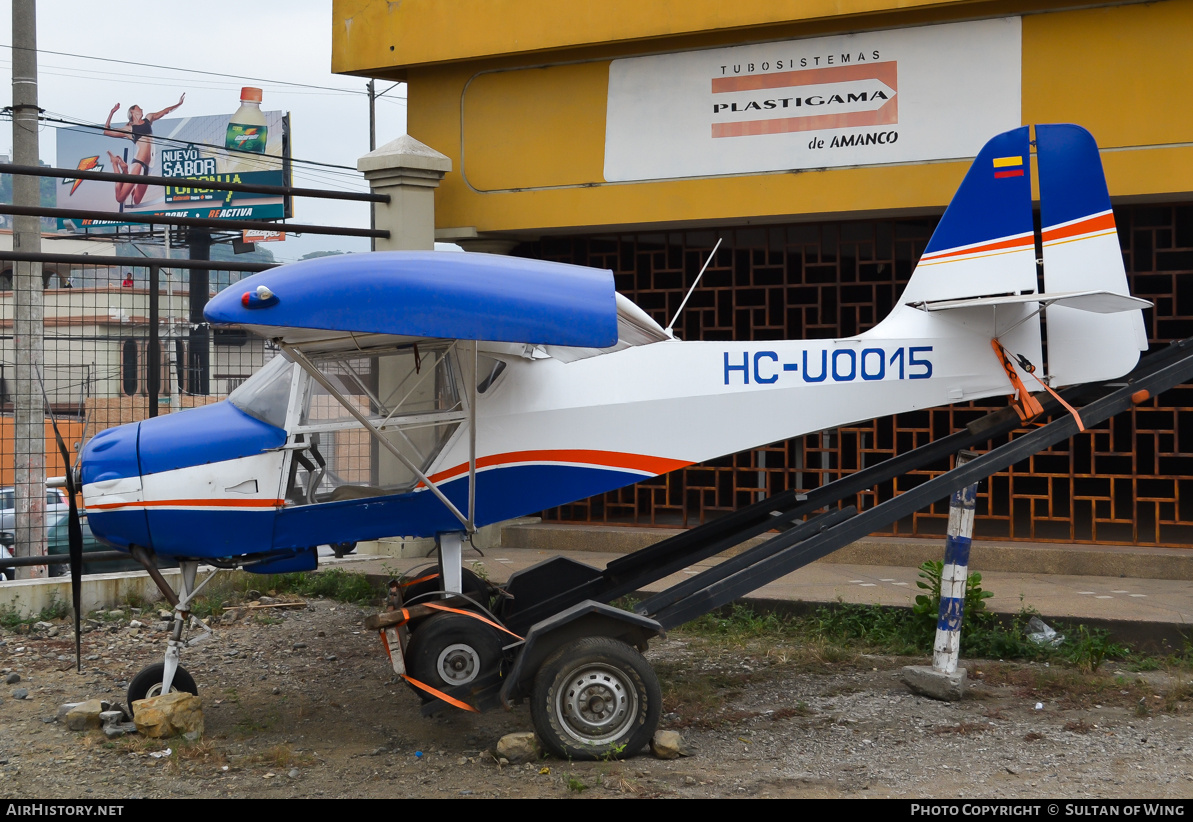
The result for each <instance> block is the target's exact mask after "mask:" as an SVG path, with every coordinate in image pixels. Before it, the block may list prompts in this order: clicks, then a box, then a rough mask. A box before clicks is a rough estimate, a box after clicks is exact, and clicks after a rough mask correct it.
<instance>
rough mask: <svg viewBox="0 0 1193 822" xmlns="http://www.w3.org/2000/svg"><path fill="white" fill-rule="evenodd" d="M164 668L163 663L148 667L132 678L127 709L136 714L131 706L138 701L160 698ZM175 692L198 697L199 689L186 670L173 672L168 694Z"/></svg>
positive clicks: (129, 684)
mask: <svg viewBox="0 0 1193 822" xmlns="http://www.w3.org/2000/svg"><path fill="white" fill-rule="evenodd" d="M165 670H166V666H165V663H163V662H158V663H157V664H155V665H150V666H149V667H148V668H143V669H141V672H140V673H139V674H137V675H136V676H134V677H133V680H132V682H130V683H128V709H129V710H130V711H133V712H134V713H135V712H136V709H135V708H133V704H134V703H135V702H137V700H140V699H149V698H150V697H153V696H161V694H162V677H163V675H164V674H165ZM175 691H185V692H186V693H188V694H194V695H195V696H198V695H199V687H198V686H197V685H195V679H194V677H192V676H191V675H190V674H189V673H187V670H186V668H182V667H180V668H178V670H176V671H175V672H174V682H173V684H171V686H170V693H174V692H175Z"/></svg>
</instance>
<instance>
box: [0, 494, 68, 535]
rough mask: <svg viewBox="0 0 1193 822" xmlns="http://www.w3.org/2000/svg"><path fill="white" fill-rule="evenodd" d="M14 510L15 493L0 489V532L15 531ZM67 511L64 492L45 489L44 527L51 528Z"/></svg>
mask: <svg viewBox="0 0 1193 822" xmlns="http://www.w3.org/2000/svg"><path fill="white" fill-rule="evenodd" d="M16 508H17V505H16V491H15V490H14V489H12V488H0V531H12V530H15V529H16ZM69 510H70V502H69V501H68V500H67V499H66V493H65V492H64V491H62V490H61V489H59V488H47V489H46V527H50V526H52V525H53V524H54V523H56V522H57V521H58V520H59V519H60V518H61V517H62V515H63V514H65V513H66V512H68V511H69Z"/></svg>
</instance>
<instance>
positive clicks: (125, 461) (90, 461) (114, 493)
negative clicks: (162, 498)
mask: <svg viewBox="0 0 1193 822" xmlns="http://www.w3.org/2000/svg"><path fill="white" fill-rule="evenodd" d="M139 427H140V423H129V424H128V425H120V426H117V427H115V428H109V429H107V430H106V431H101V432H99V433H98V434H96V435H95V436H94V437H92V438H91V440H90V442H88V443H87V445H86V446H84V448H83V453H82V454H81V455H80V457H79V469H78V481H79V484H80V486H81V487H82V489H83V505H84V506H85V507H86V508H87V513H88V516H87V520H88V524H89V525H90V526H91V531H92V533H93V534H95V535H96V536H97V537H99V538H100V539H102V540H104V541H106V542H110V543H112V544H113V545H116V546H119V547H122V548H124V547H128V546H129V545H133V544H136V545H144V546H147V547H149V546H152V544H153V543H152V541H151V540H150V538H149V528H148V523H147V522H146V520H145V511H144V509H143V508H142V507H141V467H140V460H139V459H138V457H137V442H138V436H139V433H138V429H139Z"/></svg>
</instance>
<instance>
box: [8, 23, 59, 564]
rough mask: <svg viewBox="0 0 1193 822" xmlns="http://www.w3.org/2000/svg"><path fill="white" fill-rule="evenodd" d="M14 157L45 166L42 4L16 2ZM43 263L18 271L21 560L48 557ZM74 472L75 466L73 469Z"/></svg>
mask: <svg viewBox="0 0 1193 822" xmlns="http://www.w3.org/2000/svg"><path fill="white" fill-rule="evenodd" d="M12 45H13V48H12V155H13V162H14V163H16V164H18V165H27V166H37V165H38V159H39V158H38V143H37V129H38V113H39V109H38V107H37V4H36V0H13V4H12ZM12 201H13V204H14V205H18V206H31V207H34V208H36V207H37V206H40V205H41V178H39V177H34V176H31V175H26V174H14V175H13V181H12ZM12 222H13V240H12V242H13V249H14V250H15V251H17V252H18V253H21V254H39V253H40V252H41V218H40V217H27V216H16V217H13V221H12ZM42 299H43V294H42V279H41V263H32V262H18V263H15V264H14V266H13V344H14V347H15V348H16V385H15V391H14V392H13V418H14V419H13V480H14V485H15V487H16V493H15V497H16V500H15V506H16V510H15V512H14V513H15V517H14V519H15V521H16V522H15V525H16V545H15V546H14V547H15V552H14V553H15V554H16V556H18V557H31V556H45V553H46V431H45V409H44V402H43V396H42V386H41V382H40V381H41V378H42V346H43V330H44V329H43V319H44V307H43V304H42ZM70 469H71V466H70V465H67V466H66V470H67V471H69V470H70ZM17 575H18V577H20V578H23V579H31V578H36V577H44V576H45V575H46V568H45V566H34V567H27V568H21V569H20V570H18V571H17Z"/></svg>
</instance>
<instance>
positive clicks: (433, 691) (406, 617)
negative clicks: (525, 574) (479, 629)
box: [379, 602, 522, 713]
mask: <svg viewBox="0 0 1193 822" xmlns="http://www.w3.org/2000/svg"><path fill="white" fill-rule="evenodd" d="M421 608H430V609H431V610H433V611H446V612H449V613H453V614H460V615H462V616H466V617H471V618H472V619H475V620H479V621H480V622H483V623H485V624H486V625H489V626H490V627H493V628H496V629H497V630H499V631H503V632H504V633H507V634H509V635H510V636H512V637H513V638H514V639H516V640H518V641H519V642H520V641H521V640H522V637H520V636H518V635H517V634H515V633H514V632H513V631H511V630H509V629H508V628H506V627H504V626H502V625H498V624H497V623H496V622H494V621H493V620H491V619H486V618H485V617H483V616H481V615H480V614H478V613H476V612H475V611H465V610H464V609H462V608H450V607H448V606H447V605H439V604H437V603H433V602H428V603H425V604H423V605H422V606H421ZM398 613H401V615H402V619H401V621H400V622H397V623H395V624H393V625H388V626H385V627H388V628H397V627H399V626H401V625H405V624H406V623H407V622H409V621H410V611H409V610H408V609H406V608H403V609H402V610H401V611H400V612H398ZM396 615H397V614H394V616H396ZM379 633H380V634H381V643H382V644H383V645H384V646H385V653H386V654H387V655H389V656H390V658H391V659H392V658H393V657H392V654H393V649H392V648H390V647H389V641H388V640H387V639H386V638H385V628H384V627H383V628H382V629H381V630H380V632H379ZM401 677H402V679H404V680H406V681H407V682H409V683H410V684H411V685H413V686H414V687H416V688H418V689H419V690H420V691H426V692H427V693H429V694H430V695H431V696H433V697H435V698H436V699H442V700H443V701H444V702H446V703H447V704H448V705H453V706H455V707H457V708H460V709H462V710H465V711H471V712H472V713H480V711H479V710H478V709H476V708H474V707H472V706H471V705H469V704H468V703H467V702H464V701H462V700H459V699H456V698H455V697H453V696H448V695H447V694H445V693H444V692H443V691H440V690H439V689H438V688H432V687H431V686H430V685H428V684H427V683H425V682H419V681H418V680H417V679H415V678H414V677H412V676H409V675H407V674H402V675H401Z"/></svg>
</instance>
